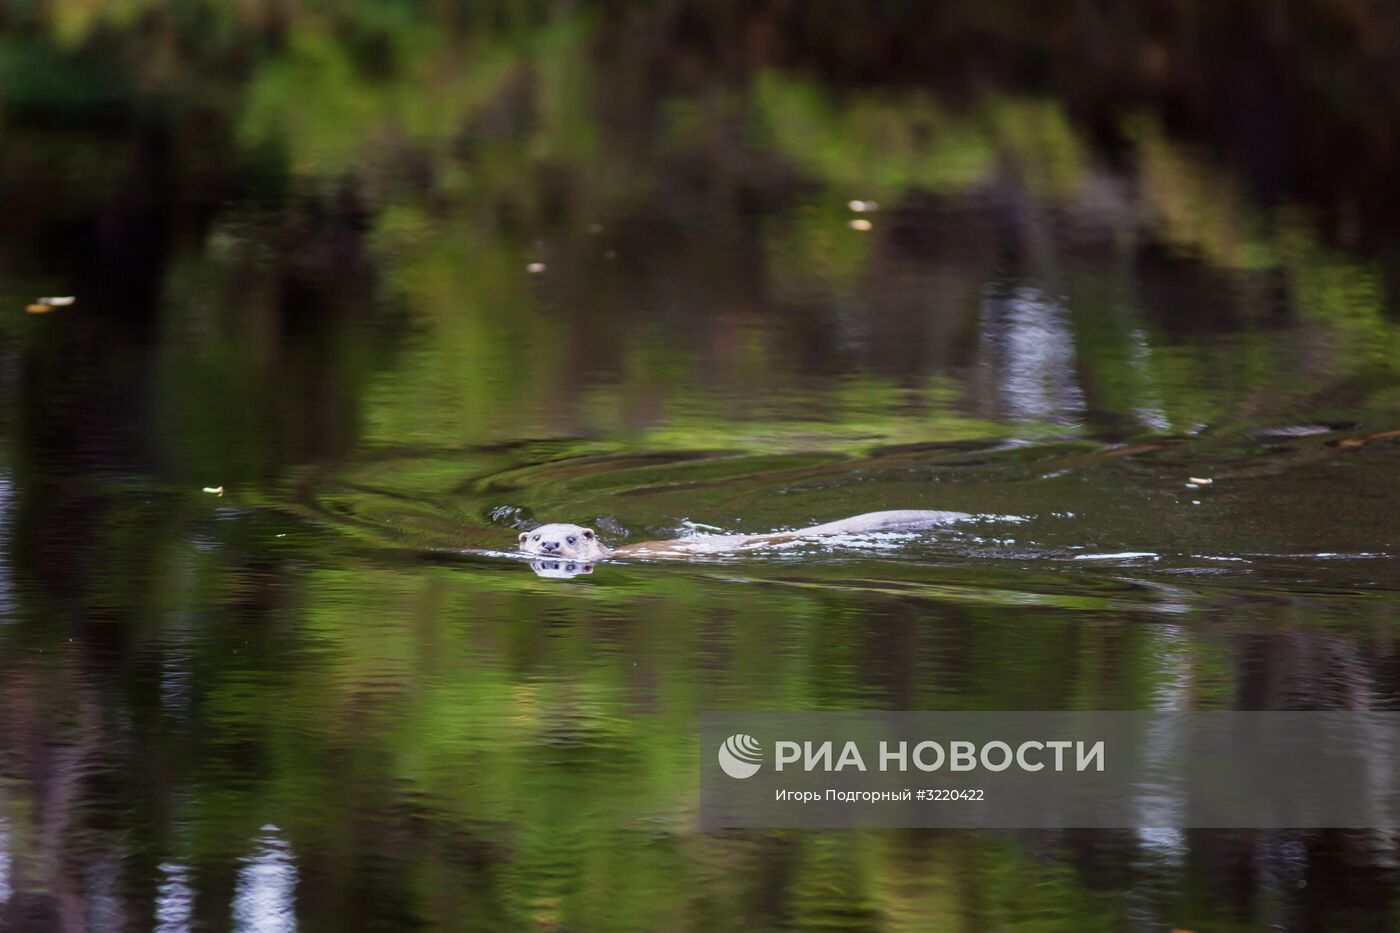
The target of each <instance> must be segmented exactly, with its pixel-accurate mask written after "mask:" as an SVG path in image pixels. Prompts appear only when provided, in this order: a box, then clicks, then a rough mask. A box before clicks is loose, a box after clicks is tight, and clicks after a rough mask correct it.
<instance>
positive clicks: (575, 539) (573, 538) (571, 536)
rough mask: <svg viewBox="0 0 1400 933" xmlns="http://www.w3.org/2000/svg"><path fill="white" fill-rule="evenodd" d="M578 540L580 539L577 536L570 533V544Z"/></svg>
mask: <svg viewBox="0 0 1400 933" xmlns="http://www.w3.org/2000/svg"><path fill="white" fill-rule="evenodd" d="M577 540H578V538H575V537H574V536H573V535H569V543H570V544H573V543H574V542H575V541H577Z"/></svg>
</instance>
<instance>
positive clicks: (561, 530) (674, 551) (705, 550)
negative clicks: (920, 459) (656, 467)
mask: <svg viewBox="0 0 1400 933" xmlns="http://www.w3.org/2000/svg"><path fill="white" fill-rule="evenodd" d="M971 517H972V516H970V515H968V514H966V513H965V512H935V511H929V510H926V509H898V510H895V511H892V512H866V513H865V514H864V515H854V516H852V517H851V518H843V519H841V520H840V521H838V522H827V523H826V524H825V525H815V526H813V527H811V528H803V529H800V530H798V531H774V532H770V533H768V534H761V535H696V536H695V537H692V538H677V539H676V540H674V541H640V542H638V543H636V544H625V545H623V546H622V547H619V548H610V547H608V546H607V545H606V544H604V543H603V542H602V541H601V540H599V538H598V534H597V532H595V531H594V530H593V529H592V528H584V527H583V526H582V525H568V524H561V523H555V524H549V525H541V526H540V527H538V528H536V529H535V530H534V531H523V532H521V533H520V550H521V552H522V553H525V554H542V555H544V556H546V557H558V558H563V559H565V560H572V561H595V560H603V559H605V558H608V557H637V558H641V559H643V560H664V559H685V558H687V557H696V556H703V555H707V554H727V553H731V552H734V551H743V550H746V549H748V548H752V547H758V546H761V545H764V544H773V543H777V542H783V541H794V540H797V539H800V538H816V537H821V536H823V535H840V534H863V533H865V532H871V531H911V530H914V529H917V528H928V527H930V526H933V525H943V524H947V523H948V522H956V521H962V520H963V519H966V518H971Z"/></svg>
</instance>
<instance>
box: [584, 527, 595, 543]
mask: <svg viewBox="0 0 1400 933" xmlns="http://www.w3.org/2000/svg"><path fill="white" fill-rule="evenodd" d="M583 536H584V537H585V538H587V539H588V540H589V541H592V540H593V539H594V538H595V537H597V536H596V535H594V534H593V529H592V528H585V529H583Z"/></svg>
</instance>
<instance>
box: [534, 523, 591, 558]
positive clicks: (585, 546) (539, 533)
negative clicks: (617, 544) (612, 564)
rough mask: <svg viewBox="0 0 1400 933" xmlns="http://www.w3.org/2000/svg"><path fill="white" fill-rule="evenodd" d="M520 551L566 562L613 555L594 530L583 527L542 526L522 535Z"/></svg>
mask: <svg viewBox="0 0 1400 933" xmlns="http://www.w3.org/2000/svg"><path fill="white" fill-rule="evenodd" d="M520 550H521V551H522V552H523V553H525V554H542V555H544V556H546V557H562V558H564V559H565V560H598V559H599V558H602V557H607V556H608V555H609V554H611V553H612V551H611V550H609V549H608V548H607V547H606V546H604V544H603V542H601V541H599V540H598V536H597V535H596V534H595V533H594V532H593V529H592V528H584V527H583V526H582V525H562V524H555V525H541V526H540V527H538V528H536V529H535V530H534V531H522V532H521V533H520Z"/></svg>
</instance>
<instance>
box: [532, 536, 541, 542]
mask: <svg viewBox="0 0 1400 933" xmlns="http://www.w3.org/2000/svg"><path fill="white" fill-rule="evenodd" d="M539 539H540V536H539V535H535V536H534V537H533V538H531V539H530V540H531V541H538V540H539Z"/></svg>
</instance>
